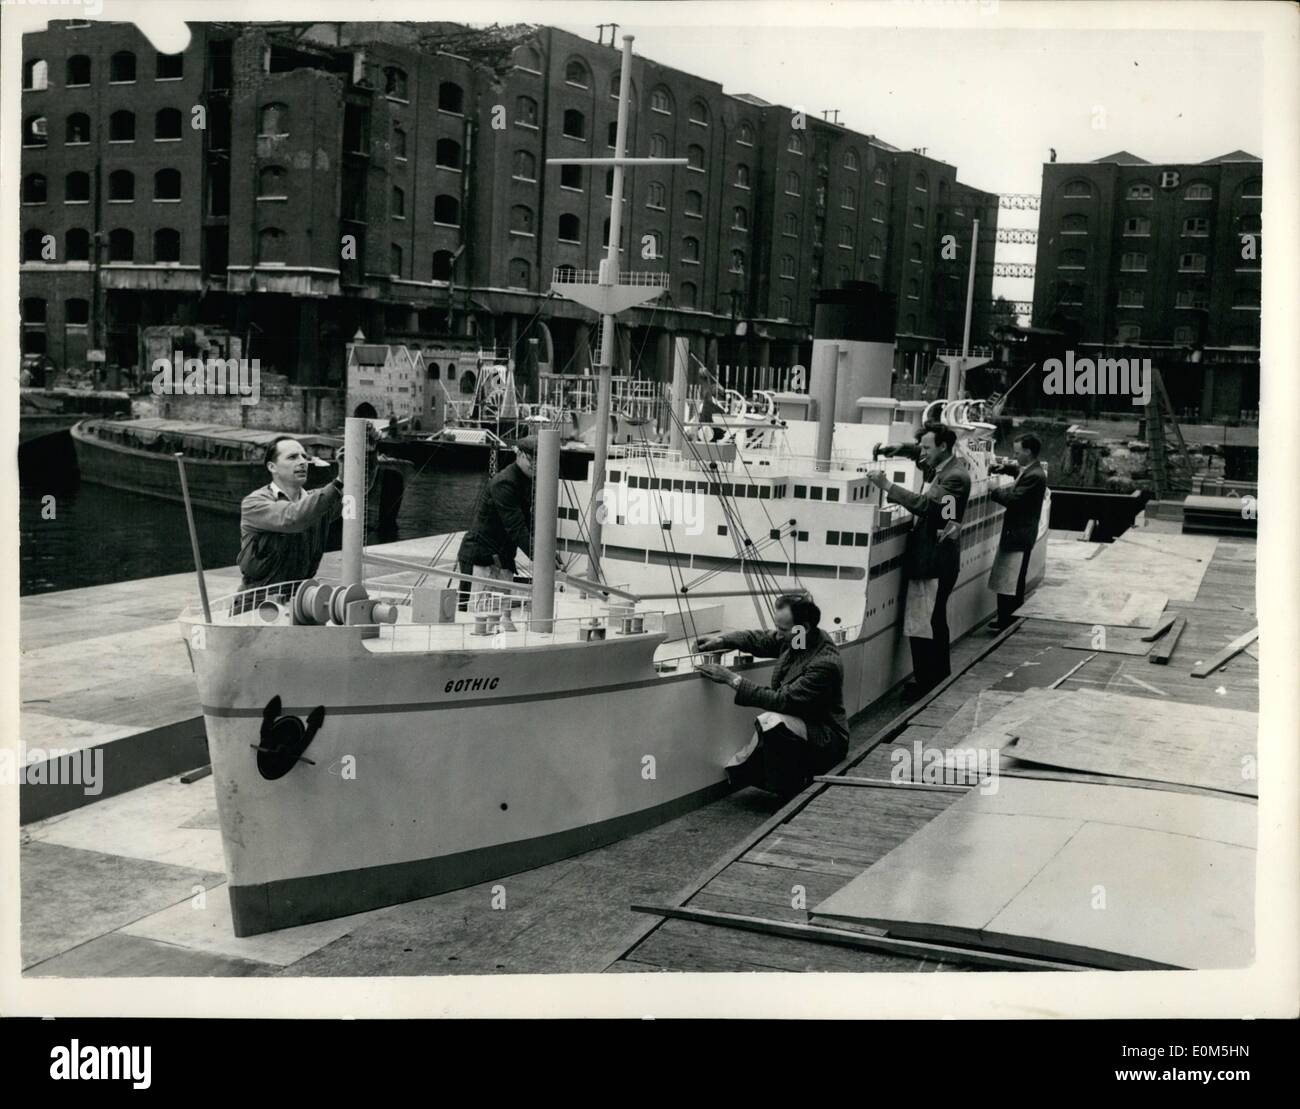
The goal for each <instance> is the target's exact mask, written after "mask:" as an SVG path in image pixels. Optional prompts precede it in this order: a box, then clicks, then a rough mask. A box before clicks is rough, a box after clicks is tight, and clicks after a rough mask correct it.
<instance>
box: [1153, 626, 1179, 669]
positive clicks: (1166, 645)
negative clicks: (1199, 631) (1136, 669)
mask: <svg viewBox="0 0 1300 1109" xmlns="http://www.w3.org/2000/svg"><path fill="white" fill-rule="evenodd" d="M1186 627H1187V617H1186V616H1179V617H1177V618H1176V619H1175V620H1174V623H1173V626H1172V627H1171V628H1170V629H1169V631H1168V632H1167V633H1166V635H1165V637H1164V638H1163V639H1162V640H1160V642H1159V643H1157V644H1156V645H1155V646H1154V647H1153V648H1151V653H1150V654H1149V655H1147V662H1154V663H1155V664H1156V665H1157V666H1164V665H1165V663H1167V662H1168V661H1169V656H1170V655H1172V654H1173V653H1174V648H1175V647H1177V646H1178V637H1179V636H1181V635H1182V634H1183V629H1184V628H1186Z"/></svg>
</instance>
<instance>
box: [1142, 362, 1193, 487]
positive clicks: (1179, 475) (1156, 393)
mask: <svg viewBox="0 0 1300 1109" xmlns="http://www.w3.org/2000/svg"><path fill="white" fill-rule="evenodd" d="M1151 377H1152V383H1151V399H1150V400H1149V401H1148V402H1147V404H1146V425H1147V436H1146V438H1147V458H1148V461H1149V464H1150V469H1151V484H1152V490H1151V491H1152V494H1153V495H1154V497H1155V499H1156V500H1163V499H1164V498H1165V497H1167V496H1169V495H1170V494H1181V495H1182V496H1186V495H1187V494H1188V493H1190V492H1191V491H1192V475H1193V474H1194V473H1195V465H1194V464H1193V462H1192V456H1191V453H1190V452H1189V451H1188V449H1187V444H1186V443H1185V442H1184V441H1183V433H1182V431H1181V430H1180V429H1179V427H1178V418H1177V417H1176V416H1175V415H1174V406H1173V404H1172V403H1170V400H1169V393H1168V392H1167V391H1166V390H1165V382H1164V378H1162V377H1161V376H1160V370H1159V369H1157V368H1156V367H1155V366H1152V367H1151Z"/></svg>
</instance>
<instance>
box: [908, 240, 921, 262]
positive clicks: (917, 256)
mask: <svg viewBox="0 0 1300 1109" xmlns="http://www.w3.org/2000/svg"><path fill="white" fill-rule="evenodd" d="M909 253H910V254H911V256H912V261H913V262H919V261H920V260H921V244H920V243H913V244H912V248H911V250H910V252H909Z"/></svg>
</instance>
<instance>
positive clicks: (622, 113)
mask: <svg viewBox="0 0 1300 1109" xmlns="http://www.w3.org/2000/svg"><path fill="white" fill-rule="evenodd" d="M632 37H633V36H631V35H624V36H623V64H622V68H621V69H620V70H619V79H618V123H617V124H616V129H615V132H614V156H613V157H612V158H547V159H546V164H547V165H554V166H566V165H567V166H613V167H614V187H613V189H612V190H611V192H612V193H613V198H612V201H611V203H612V205H613V210H612V211H611V212H610V215H609V249H608V253H607V255H606V257H605V260H604V261H603V262H602V263H601V265H600V271H599V273H597V274H592V273H591V272H590V271H576V272H570V271H563V272H562V271H561V270H560V269H559V268H557V269H556V271H555V273H554V274H553V276H552V279H551V291H552V292H553V293H555V294H556V295H557V296H561V297H564V298H565V299H567V300H572V301H576V302H577V303H579V304H582V305H584V306H585V307H587V308H590V309H592V310H593V311H595V312H598V313H600V317H601V327H600V354H599V358H600V362H599V366H598V370H599V375H600V376H599V380H598V383H597V392H596V429H595V437H596V441H595V444H594V445H595V459H594V460H593V462H592V473H591V504H590V506H589V507H588V510H587V534H588V537H589V539H588V542H589V548H588V561H589V563H590V571H591V573H590V576H591V577H592V578H593V579H594V580H596V581H600V580H602V578H601V570H600V546H601V539H600V536H601V515H600V508H601V504H602V497H601V493H602V491H603V490H604V487H605V464H606V461H607V459H608V458H609V414H610V394H611V392H612V383H611V380H610V378H611V376H612V366H613V362H614V317H615V316H616V315H617V314H618V313H619V312H622V311H625V310H626V309H628V308H633V307H635V306H637V305H640V304H645V303H648V302H649V301H651V300H654V299H655V298H656V297H658V296H659V295H660V294H661V293H662V292H663V291H664V290H665V289H667V288H668V275H667V274H666V273H625V274H620V273H619V266H618V251H619V242H620V240H621V239H622V237H623V167H624V166H648V165H657V166H674V165H676V166H680V165H685V164H686V159H685V158H629V157H627V113H628V100H629V95H630V90H631V87H632Z"/></svg>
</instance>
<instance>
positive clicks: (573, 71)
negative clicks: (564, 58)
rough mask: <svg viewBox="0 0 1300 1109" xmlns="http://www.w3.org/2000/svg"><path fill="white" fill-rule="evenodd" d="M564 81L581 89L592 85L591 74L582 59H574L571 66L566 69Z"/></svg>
mask: <svg viewBox="0 0 1300 1109" xmlns="http://www.w3.org/2000/svg"><path fill="white" fill-rule="evenodd" d="M564 80H565V81H566V82H567V83H568V84H570V85H576V86H577V87H578V88H580V89H585V88H589V87H590V85H591V73H590V71H589V70H588V69H587V66H586V64H585V63H584V62H583V61H582V60H581V59H580V58H573V59H571V60H570V61H569V64H568V65H566V66H565V67H564Z"/></svg>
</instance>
